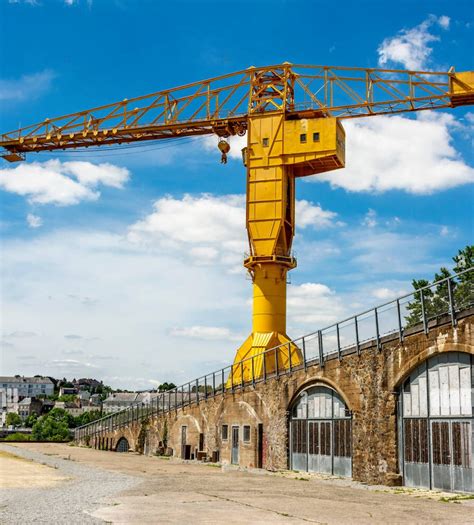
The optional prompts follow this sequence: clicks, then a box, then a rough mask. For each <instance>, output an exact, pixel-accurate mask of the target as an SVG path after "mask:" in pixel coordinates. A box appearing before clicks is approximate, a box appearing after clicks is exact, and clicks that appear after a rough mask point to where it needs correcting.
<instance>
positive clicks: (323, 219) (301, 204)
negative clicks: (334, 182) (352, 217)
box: [295, 200, 340, 228]
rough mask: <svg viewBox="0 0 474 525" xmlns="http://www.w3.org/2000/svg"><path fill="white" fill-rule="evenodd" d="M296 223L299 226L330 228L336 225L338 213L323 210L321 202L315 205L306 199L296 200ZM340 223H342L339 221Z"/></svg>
mask: <svg viewBox="0 0 474 525" xmlns="http://www.w3.org/2000/svg"><path fill="white" fill-rule="evenodd" d="M295 216H296V224H297V227H298V228H306V227H307V226H312V227H313V228H328V227H330V226H334V224H335V223H334V219H335V218H336V217H337V213H335V212H333V211H329V210H323V209H322V208H321V206H320V205H319V204H316V205H314V204H313V203H312V202H309V201H306V200H299V201H296V210H295ZM339 224H340V223H339Z"/></svg>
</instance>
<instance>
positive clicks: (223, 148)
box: [217, 139, 230, 164]
mask: <svg viewBox="0 0 474 525" xmlns="http://www.w3.org/2000/svg"><path fill="white" fill-rule="evenodd" d="M217 147H218V148H219V150H220V152H221V153H222V156H221V164H227V153H229V151H230V144H229V143H228V142H227V140H224V139H221V140H219V143H218V144H217Z"/></svg>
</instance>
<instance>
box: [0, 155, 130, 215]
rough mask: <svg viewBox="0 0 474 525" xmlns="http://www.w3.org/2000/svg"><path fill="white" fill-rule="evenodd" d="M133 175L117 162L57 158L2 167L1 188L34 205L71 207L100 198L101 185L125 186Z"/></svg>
mask: <svg viewBox="0 0 474 525" xmlns="http://www.w3.org/2000/svg"><path fill="white" fill-rule="evenodd" d="M129 176H130V174H129V171H128V170H127V169H126V168H121V167H118V166H114V165H113V164H108V163H103V164H97V165H95V164H92V163H90V162H61V161H59V160H57V159H56V160H49V161H47V162H43V163H41V162H32V163H21V164H18V165H17V166H16V167H14V168H4V169H0V188H1V189H3V190H5V191H8V192H10V193H16V194H17V195H22V196H25V197H27V199H28V202H30V203H32V204H55V205H58V206H69V205H72V204H78V203H79V202H81V201H83V200H97V199H98V198H99V196H100V192H99V191H97V189H96V188H97V186H98V185H99V184H102V185H104V186H110V187H113V188H122V187H123V185H124V184H125V182H126V181H127V180H128V178H129Z"/></svg>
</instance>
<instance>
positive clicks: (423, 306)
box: [420, 290, 428, 334]
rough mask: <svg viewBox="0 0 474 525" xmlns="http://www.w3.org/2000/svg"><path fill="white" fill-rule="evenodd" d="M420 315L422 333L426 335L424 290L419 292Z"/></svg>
mask: <svg viewBox="0 0 474 525" xmlns="http://www.w3.org/2000/svg"><path fill="white" fill-rule="evenodd" d="M420 293H421V315H422V317H423V332H425V334H428V322H427V321H426V309H425V294H424V290H421V292H420Z"/></svg>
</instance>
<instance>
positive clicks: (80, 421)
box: [74, 410, 102, 427]
mask: <svg viewBox="0 0 474 525" xmlns="http://www.w3.org/2000/svg"><path fill="white" fill-rule="evenodd" d="M101 417H102V412H101V411H100V410H91V411H87V412H84V413H83V414H81V415H80V416H76V417H75V418H74V426H76V427H80V426H82V425H87V423H91V422H92V421H95V420H96V419H100V418H101Z"/></svg>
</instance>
